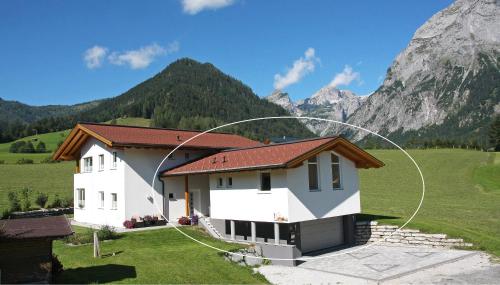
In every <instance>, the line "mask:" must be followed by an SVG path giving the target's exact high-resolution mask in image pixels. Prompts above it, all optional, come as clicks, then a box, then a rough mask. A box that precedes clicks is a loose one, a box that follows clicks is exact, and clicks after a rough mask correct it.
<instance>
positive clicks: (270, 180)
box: [259, 171, 273, 193]
mask: <svg viewBox="0 0 500 285" xmlns="http://www.w3.org/2000/svg"><path fill="white" fill-rule="evenodd" d="M263 174H269V189H265V190H263V189H262V175H263ZM271 189H273V187H272V177H271V171H261V172H259V191H260V192H264V193H266V192H271Z"/></svg>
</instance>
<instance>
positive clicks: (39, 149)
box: [35, 141, 47, 153]
mask: <svg viewBox="0 0 500 285" xmlns="http://www.w3.org/2000/svg"><path fill="white" fill-rule="evenodd" d="M35 151H36V152H38V153H44V152H47V148H46V147H45V143H44V142H42V141H40V142H38V144H37V145H36V149H35Z"/></svg>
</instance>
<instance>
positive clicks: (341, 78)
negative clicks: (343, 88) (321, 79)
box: [329, 65, 361, 87]
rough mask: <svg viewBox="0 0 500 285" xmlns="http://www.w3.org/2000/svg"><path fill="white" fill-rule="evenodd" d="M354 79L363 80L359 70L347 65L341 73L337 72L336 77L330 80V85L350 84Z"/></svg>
mask: <svg viewBox="0 0 500 285" xmlns="http://www.w3.org/2000/svg"><path fill="white" fill-rule="evenodd" d="M353 80H357V81H358V82H361V77H360V75H359V72H355V71H353V70H352V67H350V66H349V65H346V66H345V67H344V70H342V72H341V73H337V74H335V77H334V78H333V80H332V81H331V82H330V84H329V86H331V87H337V86H339V85H349V84H351V82H352V81H353Z"/></svg>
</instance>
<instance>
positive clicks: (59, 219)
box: [0, 216, 73, 239]
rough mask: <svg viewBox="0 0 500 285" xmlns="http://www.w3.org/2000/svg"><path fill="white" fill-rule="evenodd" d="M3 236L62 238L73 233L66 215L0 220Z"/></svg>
mask: <svg viewBox="0 0 500 285" xmlns="http://www.w3.org/2000/svg"><path fill="white" fill-rule="evenodd" d="M0 230H1V231H3V232H2V233H1V236H0V239H1V238H7V239H27V238H60V237H65V236H69V235H71V234H73V230H72V229H71V226H70V224H69V221H68V219H67V218H66V217H65V216H51V217H41V218H25V219H10V220H0Z"/></svg>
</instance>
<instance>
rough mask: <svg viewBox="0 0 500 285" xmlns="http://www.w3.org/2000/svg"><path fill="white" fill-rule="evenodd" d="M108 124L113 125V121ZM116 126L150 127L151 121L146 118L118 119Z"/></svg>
mask: <svg viewBox="0 0 500 285" xmlns="http://www.w3.org/2000/svg"><path fill="white" fill-rule="evenodd" d="M106 123H107V124H109V123H111V121H107V122H106ZM116 124H117V125H127V126H137V127H150V126H151V120H150V119H145V118H133V117H127V118H118V119H116Z"/></svg>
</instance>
